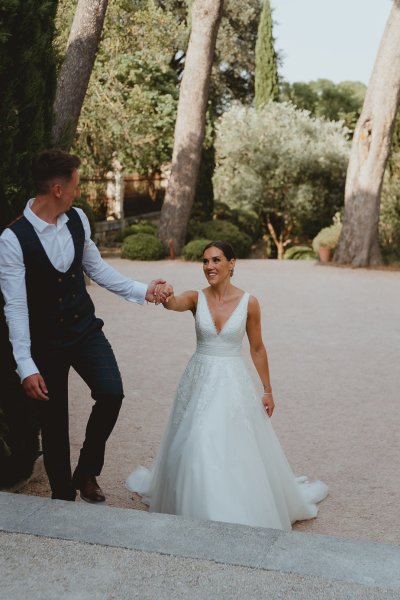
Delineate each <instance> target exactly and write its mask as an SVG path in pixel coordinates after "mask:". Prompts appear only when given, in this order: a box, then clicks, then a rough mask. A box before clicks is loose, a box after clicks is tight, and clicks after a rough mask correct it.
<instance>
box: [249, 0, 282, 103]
mask: <svg viewBox="0 0 400 600" xmlns="http://www.w3.org/2000/svg"><path fill="white" fill-rule="evenodd" d="M278 81H279V80H278V69H277V54H276V52H275V49H274V37H273V32H272V15H271V6H270V3H269V0H264V5H263V9H262V12H261V17H260V24H259V26H258V35H257V43H256V76H255V89H256V93H255V98H254V101H255V105H256V108H260V107H261V106H263V105H264V104H266V103H267V102H268V101H269V100H277V99H278V95H279V85H278Z"/></svg>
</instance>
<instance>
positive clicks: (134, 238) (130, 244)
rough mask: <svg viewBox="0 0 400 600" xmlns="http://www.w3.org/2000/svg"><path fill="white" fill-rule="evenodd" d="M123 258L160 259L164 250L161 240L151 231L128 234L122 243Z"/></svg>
mask: <svg viewBox="0 0 400 600" xmlns="http://www.w3.org/2000/svg"><path fill="white" fill-rule="evenodd" d="M121 256H122V258H130V259H131V260H160V259H161V258H164V250H163V247H162V244H161V242H160V240H158V239H157V238H156V237H154V236H153V235H150V234H149V233H136V234H135V235H128V237H126V238H125V239H124V241H123V243H122V251H121Z"/></svg>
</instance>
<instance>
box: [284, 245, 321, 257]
mask: <svg viewBox="0 0 400 600" xmlns="http://www.w3.org/2000/svg"><path fill="white" fill-rule="evenodd" d="M283 258H285V259H288V260H315V259H316V258H317V255H316V254H315V252H314V250H313V249H312V248H310V247H309V246H292V247H291V248H288V249H287V250H286V252H285V254H284V255H283Z"/></svg>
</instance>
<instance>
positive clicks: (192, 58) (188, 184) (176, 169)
mask: <svg viewBox="0 0 400 600" xmlns="http://www.w3.org/2000/svg"><path fill="white" fill-rule="evenodd" d="M222 6H223V0H194V2H193V5H192V29H191V33H190V39H189V45H188V49H187V54H186V60H185V69H184V72H183V77H182V83H181V88H180V93H179V103H178V113H177V118H176V125H175V140H174V150H173V154H172V168H171V177H170V179H169V182H168V187H167V191H166V194H165V199H164V203H163V207H162V210H161V218H160V225H159V228H158V236H159V238H160V240H161V241H162V243H163V246H164V249H165V251H166V252H168V249H169V246H168V243H169V241H170V240H172V243H173V247H174V250H175V253H176V254H180V251H181V249H182V246H183V245H184V243H185V237H186V229H187V224H188V221H189V217H190V211H191V208H192V205H193V199H194V193H195V188H196V180H197V175H198V171H199V165H200V157H201V149H202V145H203V141H204V133H205V115H206V108H207V100H208V89H209V82H210V75H211V67H212V63H213V58H214V51H215V42H216V38H217V33H218V27H219V23H220V20H221V13H222Z"/></svg>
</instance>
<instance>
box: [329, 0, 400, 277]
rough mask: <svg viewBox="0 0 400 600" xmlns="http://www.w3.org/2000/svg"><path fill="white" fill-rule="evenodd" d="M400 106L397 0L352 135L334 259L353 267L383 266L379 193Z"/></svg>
mask: <svg viewBox="0 0 400 600" xmlns="http://www.w3.org/2000/svg"><path fill="white" fill-rule="evenodd" d="M399 102H400V0H394V2H393V8H392V10H391V13H390V16H389V19H388V22H387V25H386V29H385V31H384V34H383V37H382V41H381V45H380V48H379V51H378V55H377V58H376V61H375V65H374V69H373V72H372V76H371V80H370V82H369V85H368V90H367V93H366V96H365V101H364V106H363V110H362V113H361V116H360V118H359V120H358V123H357V127H356V130H355V132H354V138H353V144H352V149H351V155H350V161H349V166H348V170H347V178H346V190H345V215H344V223H343V229H342V233H341V236H340V240H339V244H338V247H337V250H336V252H335V256H334V260H335V261H336V262H338V263H341V264H350V265H351V266H353V267H365V266H368V265H378V264H381V263H382V257H381V252H380V248H379V238H378V222H379V206H380V194H381V190H382V182H383V176H384V173H385V167H386V163H387V160H388V156H389V151H390V144H391V138H392V134H393V129H394V124H395V118H396V114H397V110H398V107H399Z"/></svg>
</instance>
